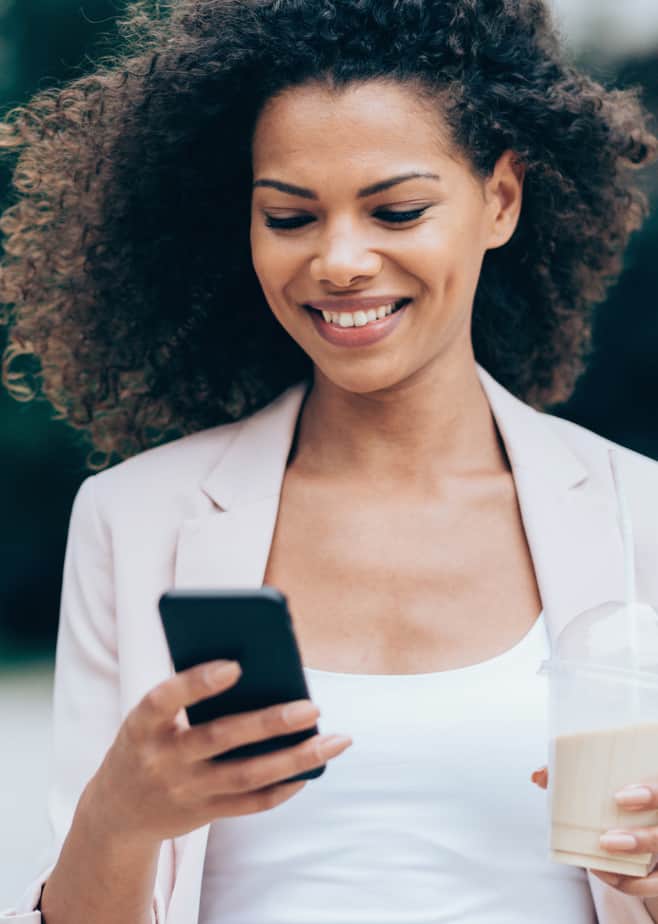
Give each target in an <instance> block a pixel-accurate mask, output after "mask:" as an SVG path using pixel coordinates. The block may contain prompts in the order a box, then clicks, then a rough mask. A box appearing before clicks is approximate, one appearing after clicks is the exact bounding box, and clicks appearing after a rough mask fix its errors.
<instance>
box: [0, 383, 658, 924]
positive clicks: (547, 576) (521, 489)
mask: <svg viewBox="0 0 658 924" xmlns="http://www.w3.org/2000/svg"><path fill="white" fill-rule="evenodd" d="M480 377H481V382H482V386H483V388H484V391H485V393H486V395H487V398H488V400H489V403H490V405H491V408H492V411H493V414H494V417H495V419H496V422H497V424H498V428H499V430H500V432H501V435H502V437H503V440H504V442H505V446H506V449H507V452H508V455H509V458H510V461H511V465H512V469H513V474H514V480H515V482H516V488H517V491H518V496H519V502H520V506H521V512H522V515H523V521H524V524H525V529H526V532H527V537H528V542H529V545H530V551H531V554H532V558H533V561H534V565H535V569H536V574H537V580H538V582H539V589H540V592H541V597H542V601H543V606H544V613H545V619H546V622H547V626H548V631H549V635H550V639H551V644H552V643H553V642H554V640H555V638H556V636H557V633H559V632H560V630H561V629H562V628H563V627H564V626H565V625H566V623H567V622H568V621H569V620H570V619H571V618H572V617H573V616H575V615H576V614H577V613H579V612H581V611H582V610H585V609H587V608H588V607H593V606H596V605H597V604H599V603H602V602H604V601H608V600H619V599H623V594H624V580H623V573H622V546H621V538H620V530H619V527H618V523H617V515H616V507H615V501H614V494H613V484H612V480H611V471H610V467H609V462H608V452H607V450H608V446H609V445H610V444H609V443H607V442H606V441H605V440H604V439H602V438H600V437H598V436H596V435H595V434H593V433H591V432H589V431H588V430H585V429H582V428H581V427H578V426H575V425H574V424H571V423H569V422H566V421H564V420H561V419H559V418H556V417H552V416H547V415H544V414H540V413H538V412H536V411H534V410H532V409H531V408H529V407H528V406H527V405H525V404H523V403H521V402H520V401H518V400H516V399H515V398H514V397H513V396H512V395H511V394H510V393H509V392H507V391H506V390H505V389H504V388H502V387H501V386H500V385H499V384H497V383H496V382H495V381H494V380H493V379H492V378H491V377H490V376H489V375H488V374H487V373H486V372H484V371H482V370H480ZM303 395H304V385H297V386H294V387H292V388H290V389H288V390H287V391H286V392H285V393H284V394H283V395H281V396H280V397H279V398H278V399H277V400H276V401H274V402H273V403H272V404H270V405H269V406H268V407H266V408H265V409H264V410H262V411H260V412H258V413H256V414H255V415H253V416H252V417H250V418H248V419H246V420H243V421H240V422H238V423H234V424H228V425H224V426H221V427H216V428H213V429H208V430H205V431H202V432H200V433H196V434H193V435H191V436H187V437H184V438H183V439H179V440H177V441H175V442H172V443H169V444H168V445H166V446H163V447H159V448H157V449H153V450H149V451H147V452H144V453H141V454H140V455H138V456H136V457H134V458H132V459H129V460H127V461H125V462H123V463H122V464H120V465H117V466H115V467H114V468H112V469H110V470H108V471H105V472H102V473H100V474H97V475H94V476H91V477H89V478H87V479H86V480H85V481H84V483H83V484H82V486H81V488H80V490H79V492H78V494H77V496H76V499H75V503H74V506H73V511H72V514H71V523H70V530H69V537H68V546H67V553H66V561H65V566H64V579H63V590H62V605H61V622H60V631H59V641H58V648H57V664H56V675H55V692H54V741H55V753H54V775H53V781H52V786H51V790H50V796H49V813H50V819H51V823H52V827H53V830H54V836H55V845H56V847H55V851H54V854H53V855H54V856H56V853H57V850H58V849H59V846H60V845H61V843H62V841H63V838H64V836H65V834H66V831H67V829H68V827H69V826H70V823H71V819H72V816H73V812H74V809H75V806H76V803H77V801H78V798H79V796H80V793H81V791H82V789H83V787H84V785H85V784H86V782H87V781H88V780H89V779H90V777H91V776H92V775H93V773H94V771H95V770H96V768H97V767H98V765H99V763H100V761H101V759H102V758H103V755H104V754H105V752H106V750H107V749H108V748H109V746H110V745H111V743H112V741H113V739H114V737H115V735H116V732H117V729H118V728H119V725H120V723H121V721H122V719H123V718H124V716H125V715H126V713H127V712H128V711H129V710H130V709H131V708H132V707H133V706H134V705H135V704H136V703H137V702H138V701H139V700H140V698H141V697H142V696H143V695H144V694H145V693H146V692H147V691H148V690H150V689H151V688H152V687H153V686H155V685H156V684H157V683H159V682H160V681H162V680H164V679H165V678H166V677H168V676H170V674H171V670H172V668H171V662H170V659H169V654H168V651H167V646H166V643H165V639H164V636H163V633H162V630H161V625H160V619H159V614H158V606H157V603H158V598H159V597H160V595H161V594H162V593H163V592H164V591H165V590H167V589H168V588H170V587H172V586H173V587H184V586H187V587H240V586H243V587H258V586H260V585H261V584H262V580H263V575H264V570H265V566H266V562H267V557H268V552H269V548H270V543H271V539H272V534H273V528H274V523H275V518H276V515H277V508H278V504H279V496H280V491H281V483H282V477H283V473H284V470H285V465H286V460H287V456H288V452H289V448H290V445H291V440H292V436H293V432H294V427H295V423H296V420H297V416H298V413H299V409H300V405H301V401H302V398H303ZM620 453H621V461H622V467H623V472H624V474H625V481H626V484H627V486H628V490H629V494H630V503H631V508H632V516H633V522H634V527H635V540H636V546H637V550H636V551H637V568H638V576H637V578H638V590H639V594H640V595H641V596H642V597H643V598H644V599H646V600H648V601H650V602H652V603H654V604H656V603H658V569H657V567H656V565H657V564H658V463H655V462H653V461H651V460H649V459H647V458H645V457H643V456H640V455H638V454H636V453H633V452H630V451H628V450H620ZM534 769H536V768H535V767H530V766H528V768H527V770H528V776H530V773H531V772H532V771H533V770H534ZM656 778H657V779H658V767H656ZM628 782H629V783H630V782H633V781H632V780H629V781H628ZM531 785H532V783H530V781H528V786H531ZM538 795H540V794H539V793H538ZM207 837H208V827H207V826H206V827H204V828H200V829H198V830H196V831H193V832H192V833H191V834H188V835H186V836H184V837H180V838H177V839H176V840H174V841H168V842H165V843H164V844H163V846H162V850H161V854H160V864H159V868H158V876H157V887H156V893H155V898H154V912H153V916H154V920H156V921H157V922H159V924H165V922H166V924H193V922H196V920H197V917H198V908H199V896H200V891H201V879H202V872H203V864H204V855H205V850H206V841H207ZM47 875H48V871H47V870H46V871H44V874H43V876H42V877H41V879H40V880H39V881H38V882H37V883H35V884H34V886H33V887H31V888H30V890H29V892H28V894H26V896H25V898H24V900H23V902H22V904H20V905H19V907H18V908H16V909H14V910H11V911H6V912H4V913H0V922H2V921H12V922H15V921H17V920H20V921H23V922H25V924H28V922H29V924H37V922H39V921H40V920H41V915H40V913H39V912H37V911H34V910H32V909H33V908H34V906H35V905H36V902H37V897H38V894H39V890H40V886H41V883H42V882H43V881H44V879H45V878H46V877H47ZM588 876H589V884H590V888H591V890H592V894H593V898H594V902H595V904H596V910H597V914H598V919H599V922H600V924H653V918H652V917H651V915H650V914H649V912H648V911H647V910H646V908H645V906H644V903H643V901H642V900H641V899H639V898H631V897H629V896H626V895H623V894H622V893H621V892H617V891H615V890H614V889H612V888H610V887H608V886H606V885H604V884H603V883H602V882H601V881H600V880H598V879H597V878H595V877H592V876H591V875H589V874H588ZM464 888H465V889H467V888H468V870H467V869H465V870H464ZM90 924H93V922H90ZM117 924H131V922H121V921H117Z"/></svg>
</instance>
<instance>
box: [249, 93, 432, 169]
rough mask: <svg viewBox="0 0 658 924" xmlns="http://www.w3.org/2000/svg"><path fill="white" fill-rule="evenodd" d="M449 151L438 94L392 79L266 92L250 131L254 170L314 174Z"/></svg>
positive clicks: (425, 159) (426, 160) (426, 159)
mask: <svg viewBox="0 0 658 924" xmlns="http://www.w3.org/2000/svg"><path fill="white" fill-rule="evenodd" d="M449 154H450V133H449V130H448V128H447V126H446V125H445V123H444V121H443V119H442V117H441V113H440V103H439V101H438V100H437V102H436V104H435V105H432V104H431V103H430V102H429V101H427V100H426V99H425V98H424V97H421V96H420V95H419V92H418V91H417V90H416V89H415V88H413V87H411V86H405V85H402V84H397V83H386V82H383V81H370V82H368V83H359V84H352V85H350V86H348V87H347V88H341V89H339V90H334V89H331V88H329V87H326V86H323V85H322V86H321V85H316V84H310V85H304V86H301V87H292V88H288V89H286V90H284V91H283V92H282V93H281V94H279V95H278V96H276V97H274V98H273V99H271V100H269V101H268V103H267V104H266V105H265V107H264V109H263V111H262V112H261V115H260V117H259V118H258V120H257V122H256V126H255V130H254V138H253V168H254V176H255V177H259V176H263V175H265V173H267V174H268V175H270V174H274V173H276V172H277V171H278V172H279V173H283V171H285V172H286V173H287V174H289V173H294V174H295V176H296V178H297V179H299V178H300V176H301V175H307V176H311V175H317V174H318V172H321V171H322V169H323V168H327V167H330V168H331V172H332V174H334V175H335V174H336V173H342V172H350V171H359V172H360V171H362V170H365V171H369V170H377V169H378V168H380V167H381V168H383V167H390V166H391V165H392V164H393V163H394V164H395V165H396V166H397V167H404V165H405V164H407V165H409V164H412V165H413V167H414V168H416V169H417V168H418V166H419V165H422V164H425V165H427V166H431V164H434V165H436V164H437V162H439V161H441V160H445V159H446V158H447V157H448V156H449Z"/></svg>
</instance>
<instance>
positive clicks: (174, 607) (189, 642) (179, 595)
mask: <svg viewBox="0 0 658 924" xmlns="http://www.w3.org/2000/svg"><path fill="white" fill-rule="evenodd" d="M159 608H160V616H161V619H162V625H163V628H164V631H165V635H166V638H167V643H168V645H169V651H170V653H171V659H172V661H173V662H174V667H175V669H176V671H177V672H178V671H184V670H186V669H187V668H188V667H194V666H195V665H196V664H201V663H203V662H204V661H214V660H215V659H218V658H228V659H229V660H231V661H238V662H239V664H240V667H241V668H242V676H241V677H240V679H239V680H238V682H237V683H236V684H235V685H234V686H232V687H231V688H230V689H228V690H226V691H225V692H224V693H220V694H219V695H218V696H212V697H210V698H209V699H205V700H203V701H202V702H200V703H195V704H194V705H192V706H189V707H188V708H187V710H186V711H187V716H188V719H189V722H190V725H198V724H200V723H201V722H209V721H211V720H212V719H218V718H221V717H222V716H226V715H234V714H235V713H240V712H248V711H251V710H253V709H264V708H266V707H267V706H274V705H277V704H279V703H286V702H290V701H291V700H296V699H309V693H308V687H307V685H306V678H305V677H304V671H303V668H302V661H301V656H300V653H299V647H298V645H297V640H296V638H295V633H294V631H293V627H292V620H291V619H290V613H289V611H288V604H287V601H286V598H285V597H284V595H283V594H282V593H281V592H280V591H278V590H277V589H276V588H274V587H260V588H257V589H255V590H170V591H168V592H167V593H165V594H163V595H162V597H160V601H159ZM316 734H318V728H317V725H315V726H313V727H312V728H307V729H304V730H302V731H297V732H292V733H291V734H286V735H279V736H277V737H274V738H268V739H267V740H265V741H254V742H251V743H249V744H245V745H242V746H240V747H238V748H234V749H233V750H231V751H227V752H226V753H224V754H218V755H217V756H216V757H215V758H214V759H215V760H228V759H233V758H236V757H253V756H256V755H259V754H268V753H270V752H272V751H277V750H280V749H282V748H287V747H290V746H291V745H294V744H299V743H300V742H301V741H304V740H305V739H306V738H311V737H313V735H316ZM325 768H326V764H322V765H321V766H319V767H315V768H314V769H312V770H306V771H304V772H303V773H300V774H298V775H297V776H293V777H289V778H288V779H286V780H281V782H282V783H284V782H285V783H291V782H293V781H296V780H312V779H315V778H316V777H319V776H321V775H322V773H324V771H325Z"/></svg>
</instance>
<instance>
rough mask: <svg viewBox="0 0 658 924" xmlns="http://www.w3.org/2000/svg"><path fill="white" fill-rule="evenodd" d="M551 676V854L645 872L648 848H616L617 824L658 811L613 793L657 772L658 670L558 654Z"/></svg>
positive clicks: (652, 821)
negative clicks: (621, 802) (629, 805)
mask: <svg viewBox="0 0 658 924" xmlns="http://www.w3.org/2000/svg"><path fill="white" fill-rule="evenodd" d="M540 673H546V674H548V679H549V716H548V719H549V762H548V798H549V810H550V824H551V830H550V856H551V858H552V859H553V860H555V861H556V862H557V863H566V864H568V865H571V866H580V867H584V868H586V869H587V868H589V869H597V870H603V871H607V872H611V873H622V874H624V875H628V876H646V875H647V874H648V872H649V871H650V869H651V867H652V866H653V862H654V855H653V854H650V853H628V852H622V851H619V852H611V851H607V850H604V849H603V848H602V847H600V846H599V838H600V837H601V835H602V834H605V833H606V831H608V830H610V829H614V828H623V829H624V830H629V829H632V828H636V827H641V826H645V825H656V824H658V811H656V810H653V809H652V810H647V811H632V812H631V811H628V810H624V809H622V808H620V807H619V806H618V805H617V802H616V801H615V798H614V794H615V792H617V791H618V790H619V789H622V788H623V787H625V786H628V785H630V784H633V783H637V784H641V783H646V782H652V781H655V780H656V779H657V778H658V676H657V675H655V674H652V673H650V672H648V671H636V670H631V669H625V668H621V667H609V666H601V665H597V664H588V663H587V662H581V661H570V660H563V659H560V658H553V659H551V660H550V661H544V662H543V663H542V666H541V668H540Z"/></svg>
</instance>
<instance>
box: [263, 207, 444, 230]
mask: <svg viewBox="0 0 658 924" xmlns="http://www.w3.org/2000/svg"><path fill="white" fill-rule="evenodd" d="M428 208H429V205H426V206H425V207H424V208H422V209H411V210H408V211H405V212H387V211H382V210H381V209H380V210H379V211H378V212H375V213H374V215H375V218H379V219H380V220H381V221H385V222H388V223H389V224H403V223H405V222H408V221H414V220H415V219H417V218H420V216H421V215H422V214H423V213H424V212H426V211H427V209H428ZM313 220H314V219H313V218H311V217H310V216H300V217H299V218H274V217H273V216H272V215H266V216H265V225H266V227H268V228H275V229H278V230H279V231H292V230H293V229H295V228H303V227H304V225H308V224H309V223H310V222H312V221H313Z"/></svg>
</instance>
